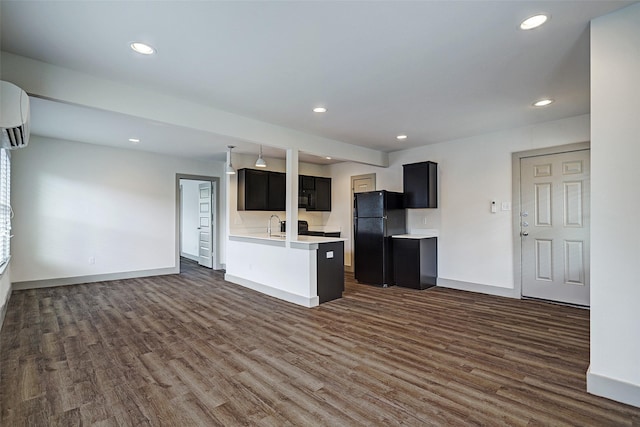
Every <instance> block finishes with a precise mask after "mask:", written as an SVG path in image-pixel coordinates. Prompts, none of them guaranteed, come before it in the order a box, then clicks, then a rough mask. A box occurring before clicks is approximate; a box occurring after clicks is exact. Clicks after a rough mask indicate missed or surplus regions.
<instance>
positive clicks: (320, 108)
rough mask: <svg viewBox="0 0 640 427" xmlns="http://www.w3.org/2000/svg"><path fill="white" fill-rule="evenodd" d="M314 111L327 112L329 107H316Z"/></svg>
mask: <svg viewBox="0 0 640 427" xmlns="http://www.w3.org/2000/svg"><path fill="white" fill-rule="evenodd" d="M313 112H314V113H326V112H327V109H326V108H324V107H316V108H314V109H313Z"/></svg>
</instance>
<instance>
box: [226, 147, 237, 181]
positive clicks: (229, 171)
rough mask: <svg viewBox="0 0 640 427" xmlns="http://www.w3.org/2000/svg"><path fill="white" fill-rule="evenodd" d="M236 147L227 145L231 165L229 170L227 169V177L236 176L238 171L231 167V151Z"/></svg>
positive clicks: (228, 167)
mask: <svg viewBox="0 0 640 427" xmlns="http://www.w3.org/2000/svg"><path fill="white" fill-rule="evenodd" d="M235 147H236V146H235V145H227V148H228V149H229V163H227V168H226V172H227V175H235V174H236V170H235V169H234V168H233V166H232V165H231V150H233V149H234V148H235Z"/></svg>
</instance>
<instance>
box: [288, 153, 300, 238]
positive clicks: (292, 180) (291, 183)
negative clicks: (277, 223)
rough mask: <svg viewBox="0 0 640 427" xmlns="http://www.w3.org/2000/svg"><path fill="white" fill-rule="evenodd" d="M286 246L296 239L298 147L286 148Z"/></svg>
mask: <svg viewBox="0 0 640 427" xmlns="http://www.w3.org/2000/svg"><path fill="white" fill-rule="evenodd" d="M286 208H287V246H291V241H295V240H298V149H297V148H288V149H287V206H286Z"/></svg>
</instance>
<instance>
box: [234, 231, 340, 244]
mask: <svg viewBox="0 0 640 427" xmlns="http://www.w3.org/2000/svg"><path fill="white" fill-rule="evenodd" d="M229 238H235V239H242V240H245V239H251V240H254V239H255V240H257V241H270V242H282V243H284V242H286V240H287V239H286V235H285V233H272V234H271V236H269V234H267V233H238V232H235V233H230V234H229ZM346 240H347V239H343V238H340V237H322V236H306V235H299V236H298V237H297V238H296V239H295V240H292V241H291V242H292V243H300V244H304V245H313V244H318V243H331V242H344V241H346Z"/></svg>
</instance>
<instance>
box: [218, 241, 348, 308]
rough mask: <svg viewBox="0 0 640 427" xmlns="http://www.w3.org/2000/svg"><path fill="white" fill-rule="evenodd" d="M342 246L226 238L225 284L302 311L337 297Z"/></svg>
mask: <svg viewBox="0 0 640 427" xmlns="http://www.w3.org/2000/svg"><path fill="white" fill-rule="evenodd" d="M344 241H345V239H342V238H337V237H320V236H306V235H299V236H296V237H295V238H293V239H290V240H287V238H286V235H284V234H281V233H276V234H272V235H269V234H267V233H233V232H232V233H230V234H229V240H228V242H227V266H226V274H225V280H227V281H229V282H232V283H236V284H238V285H241V286H244V287H247V288H250V289H254V290H256V291H258V292H262V293H264V294H267V295H270V296H273V297H275V298H279V299H282V300H285V301H289V302H292V303H295V304H299V305H303V306H305V307H315V306H317V305H319V304H321V303H323V302H326V301H330V300H332V299H336V298H340V297H341V296H342V291H343V290H344Z"/></svg>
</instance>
